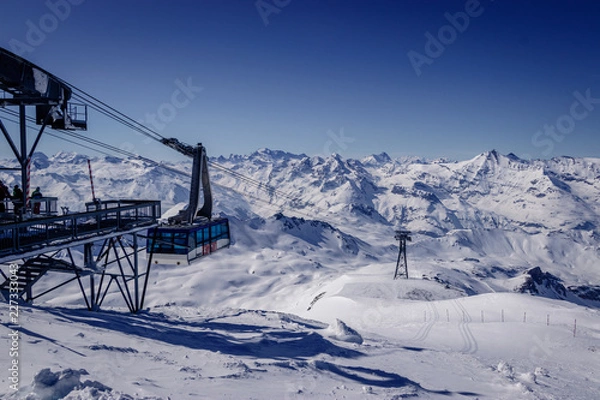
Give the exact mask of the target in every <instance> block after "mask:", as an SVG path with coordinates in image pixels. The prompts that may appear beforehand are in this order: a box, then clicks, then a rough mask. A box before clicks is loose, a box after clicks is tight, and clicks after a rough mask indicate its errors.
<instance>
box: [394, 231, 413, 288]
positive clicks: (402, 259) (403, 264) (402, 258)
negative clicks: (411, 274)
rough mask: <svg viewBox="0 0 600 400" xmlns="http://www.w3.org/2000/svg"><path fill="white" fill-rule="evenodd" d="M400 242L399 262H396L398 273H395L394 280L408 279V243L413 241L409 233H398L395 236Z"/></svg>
mask: <svg viewBox="0 0 600 400" xmlns="http://www.w3.org/2000/svg"><path fill="white" fill-rule="evenodd" d="M394 238H395V239H396V240H398V261H396V272H394V279H398V278H399V277H404V278H406V279H408V263H407V261H406V242H407V241H409V242H410V241H411V240H412V238H411V237H410V232H409V231H402V230H398V231H396V235H395V236H394Z"/></svg>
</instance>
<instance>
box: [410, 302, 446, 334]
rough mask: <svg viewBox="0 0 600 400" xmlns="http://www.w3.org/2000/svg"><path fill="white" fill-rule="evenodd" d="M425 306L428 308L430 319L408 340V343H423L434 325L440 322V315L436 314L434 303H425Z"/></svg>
mask: <svg viewBox="0 0 600 400" xmlns="http://www.w3.org/2000/svg"><path fill="white" fill-rule="evenodd" d="M426 304H427V307H428V308H429V311H430V315H431V318H430V319H429V320H428V321H426V322H424V323H423V325H422V326H421V328H420V329H419V331H418V332H417V334H416V335H415V336H414V337H413V338H412V339H410V341H412V342H424V341H425V340H426V339H427V337H428V336H429V334H430V333H431V329H433V327H434V325H435V324H436V323H437V322H438V321H439V320H440V314H439V312H438V309H437V307H436V306H435V303H433V302H427V303H426ZM425 315H427V314H425ZM425 318H426V317H425Z"/></svg>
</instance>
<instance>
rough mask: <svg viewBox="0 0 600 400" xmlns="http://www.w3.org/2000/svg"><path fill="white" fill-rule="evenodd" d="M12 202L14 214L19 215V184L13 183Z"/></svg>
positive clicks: (20, 205) (20, 194) (21, 205)
mask: <svg viewBox="0 0 600 400" xmlns="http://www.w3.org/2000/svg"><path fill="white" fill-rule="evenodd" d="M12 202H13V206H14V207H15V210H14V211H15V214H16V215H19V211H21V208H22V207H23V191H22V190H21V188H20V187H19V185H15V187H14V188H13V194H12Z"/></svg>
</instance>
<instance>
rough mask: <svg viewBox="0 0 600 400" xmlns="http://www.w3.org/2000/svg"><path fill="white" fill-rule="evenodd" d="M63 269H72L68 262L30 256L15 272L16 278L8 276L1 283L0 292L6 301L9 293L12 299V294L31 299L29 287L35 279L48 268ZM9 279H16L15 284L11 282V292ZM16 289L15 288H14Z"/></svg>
mask: <svg viewBox="0 0 600 400" xmlns="http://www.w3.org/2000/svg"><path fill="white" fill-rule="evenodd" d="M51 269H53V270H56V269H60V270H65V269H70V270H72V269H73V266H72V265H71V264H68V263H66V262H64V261H59V260H54V259H52V258H49V257H44V256H39V257H35V258H31V259H29V260H27V261H25V263H24V264H23V265H21V266H20V267H19V269H18V270H17V272H16V274H15V275H16V279H15V278H14V277H12V279H11V277H8V278H7V279H6V280H5V281H4V282H3V283H2V284H1V285H0V293H1V294H2V296H3V297H4V298H5V299H6V300H7V301H8V299H10V298H11V297H10V294H13V297H12V299H13V300H14V299H15V297H14V294H17V295H18V298H19V299H23V300H25V301H31V300H33V295H32V291H31V288H32V287H33V285H35V283H36V282H37V281H39V280H40V279H41V278H42V276H44V274H46V272H48V271H49V270H51ZM11 281H16V282H17V286H15V284H14V283H13V285H12V288H13V290H12V292H11ZM15 289H16V290H15Z"/></svg>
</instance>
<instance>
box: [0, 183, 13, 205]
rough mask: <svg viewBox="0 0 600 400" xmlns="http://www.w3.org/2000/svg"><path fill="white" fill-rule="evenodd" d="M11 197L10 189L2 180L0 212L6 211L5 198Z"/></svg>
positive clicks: (0, 186) (0, 184)
mask: <svg viewBox="0 0 600 400" xmlns="http://www.w3.org/2000/svg"><path fill="white" fill-rule="evenodd" d="M10 197H11V196H10V191H9V190H8V188H7V187H6V185H5V184H4V182H2V181H0V212H4V211H6V206H5V205H4V200H5V199H10Z"/></svg>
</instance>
